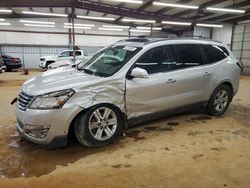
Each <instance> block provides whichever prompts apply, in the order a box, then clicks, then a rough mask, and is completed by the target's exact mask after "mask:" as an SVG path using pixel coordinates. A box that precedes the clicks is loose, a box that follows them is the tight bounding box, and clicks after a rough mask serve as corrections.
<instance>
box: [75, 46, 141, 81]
mask: <svg viewBox="0 0 250 188" xmlns="http://www.w3.org/2000/svg"><path fill="white" fill-rule="evenodd" d="M140 49H141V48H137V47H131V46H120V45H118V46H111V47H108V48H105V49H103V50H101V51H100V52H98V53H96V54H95V55H94V56H93V57H91V58H90V59H89V60H87V61H86V62H85V63H80V64H79V65H78V70H84V71H85V72H86V73H88V74H94V75H97V76H103V77H108V76H112V75H113V74H115V73H116V72H117V71H118V70H120V68H121V67H122V66H123V65H125V64H126V63H127V62H128V61H129V60H130V59H131V58H132V57H133V56H134V55H135V54H136V53H137V52H139V51H140Z"/></svg>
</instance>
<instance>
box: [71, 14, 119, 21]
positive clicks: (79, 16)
mask: <svg viewBox="0 0 250 188" xmlns="http://www.w3.org/2000/svg"><path fill="white" fill-rule="evenodd" d="M76 17H77V18H82V19H88V20H109V21H114V20H115V18H109V17H96V16H81V15H77V16H76Z"/></svg>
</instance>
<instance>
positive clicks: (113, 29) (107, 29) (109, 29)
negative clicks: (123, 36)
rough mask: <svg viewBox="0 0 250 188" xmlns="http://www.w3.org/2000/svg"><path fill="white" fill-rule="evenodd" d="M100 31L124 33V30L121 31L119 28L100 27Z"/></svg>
mask: <svg viewBox="0 0 250 188" xmlns="http://www.w3.org/2000/svg"><path fill="white" fill-rule="evenodd" d="M98 29H99V30H103V31H123V29H121V28H120V29H119V28H104V27H99V28H98Z"/></svg>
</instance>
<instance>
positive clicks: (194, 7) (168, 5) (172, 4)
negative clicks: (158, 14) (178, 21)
mask: <svg viewBox="0 0 250 188" xmlns="http://www.w3.org/2000/svg"><path fill="white" fill-rule="evenodd" d="M153 5H159V6H164V7H175V8H188V9H198V8H199V6H193V5H185V4H174V3H162V2H153Z"/></svg>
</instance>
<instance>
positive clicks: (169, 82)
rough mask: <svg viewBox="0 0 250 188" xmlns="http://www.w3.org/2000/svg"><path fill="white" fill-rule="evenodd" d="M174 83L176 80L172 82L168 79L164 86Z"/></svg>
mask: <svg viewBox="0 0 250 188" xmlns="http://www.w3.org/2000/svg"><path fill="white" fill-rule="evenodd" d="M175 82H176V80H174V79H168V81H167V82H166V84H171V83H175Z"/></svg>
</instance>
